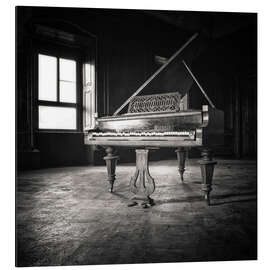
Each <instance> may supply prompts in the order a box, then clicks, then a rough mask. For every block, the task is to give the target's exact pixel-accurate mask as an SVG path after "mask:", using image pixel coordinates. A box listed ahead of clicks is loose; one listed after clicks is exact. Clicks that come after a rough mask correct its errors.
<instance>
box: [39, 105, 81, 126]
mask: <svg viewBox="0 0 270 270" xmlns="http://www.w3.org/2000/svg"><path fill="white" fill-rule="evenodd" d="M38 113H39V114H38V115H39V121H38V122H39V129H70V130H74V129H76V108H69V107H56V106H39V107H38Z"/></svg>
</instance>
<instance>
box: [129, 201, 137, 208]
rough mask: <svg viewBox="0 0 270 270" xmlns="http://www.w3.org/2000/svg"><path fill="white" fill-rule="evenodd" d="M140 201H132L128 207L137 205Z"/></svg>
mask: <svg viewBox="0 0 270 270" xmlns="http://www.w3.org/2000/svg"><path fill="white" fill-rule="evenodd" d="M137 204H138V203H137V202H135V201H134V202H130V203H129V204H128V207H132V206H135V205H137Z"/></svg>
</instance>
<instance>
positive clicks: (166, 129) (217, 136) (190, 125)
mask: <svg viewBox="0 0 270 270" xmlns="http://www.w3.org/2000/svg"><path fill="white" fill-rule="evenodd" d="M198 36H199V35H198V34H197V33H196V34H194V35H193V36H192V37H190V38H189V39H188V40H187V41H186V42H185V43H184V44H183V46H181V48H180V49H179V50H177V51H176V52H175V53H174V54H173V55H172V56H171V57H170V58H169V59H165V60H164V58H162V59H163V65H162V66H161V67H160V68H159V69H158V70H157V71H156V72H155V73H154V74H153V75H152V76H150V77H149V78H148V80H146V81H145V82H144V83H143V84H142V85H141V86H140V87H139V88H138V89H137V90H136V91H135V92H134V93H133V95H132V96H131V97H129V98H128V99H127V100H126V101H125V102H124V103H123V104H122V105H121V106H120V107H119V108H118V109H117V110H116V112H115V113H114V114H113V115H112V116H106V117H100V118H96V121H95V126H94V127H93V128H92V129H91V130H89V131H88V132H87V133H86V134H85V143H86V144H89V145H99V146H102V147H104V148H105V152H106V153H107V155H106V156H105V157H104V160H105V163H106V166H107V172H108V181H109V183H110V191H111V192H113V187H114V182H115V179H116V175H115V172H116V164H117V160H118V159H119V156H118V155H117V154H116V152H115V148H117V147H129V148H134V149H135V151H136V170H135V173H134V176H132V177H131V179H130V191H131V192H132V193H133V194H135V196H134V198H142V199H144V201H145V204H147V205H151V206H152V205H154V201H153V199H152V198H151V197H150V195H151V194H153V192H154V190H155V181H154V179H153V178H152V177H151V175H150V172H149V165H148V154H149V151H151V150H152V149H159V148H161V147H170V148H175V149H176V150H175V151H176V154H177V160H178V170H179V174H180V178H181V180H182V181H184V176H183V175H184V171H185V160H186V153H187V149H190V148H193V147H197V148H199V149H200V150H201V156H202V158H201V160H199V165H200V167H201V176H202V185H201V188H202V192H203V195H204V199H205V201H206V203H207V205H210V192H211V190H212V178H213V172H214V166H215V164H216V162H215V161H214V160H213V158H212V148H213V147H216V146H219V145H222V144H223V136H224V114H223V112H222V111H221V110H218V109H217V108H216V107H215V105H214V104H213V102H212V100H211V99H210V98H209V97H208V95H207V94H206V92H205V90H204V89H203V87H202V86H201V84H200V83H199V81H198V80H197V78H196V77H195V75H194V73H193V72H192V70H191V67H190V63H191V59H192V57H194V55H195V52H198V48H197V47H196V46H198V44H199V45H200V42H198V40H199V38H198ZM196 40H197V42H195V41H196ZM172 70H174V72H175V71H179V72H180V71H181V72H184V73H185V76H186V77H187V76H188V77H189V79H191V80H192V82H193V83H195V84H196V85H197V86H198V89H199V90H200V91H201V93H202V95H203V97H204V98H205V103H206V104H202V107H201V109H199V110H198V109H192V108H190V107H191V106H190V104H189V102H188V100H189V99H188V91H185V89H183V88H182V90H181V91H175V92H164V93H158V94H156V93H153V94H148V95H139V94H140V93H141V92H142V91H144V90H145V89H146V88H147V87H148V88H149V86H150V85H151V83H153V82H154V81H157V78H158V77H160V76H163V79H162V80H163V81H164V80H169V79H170V78H171V79H172V80H173V79H174V77H172V75H171V74H172V73H171V71H172ZM166 76H167V77H166ZM164 78H165V79H164ZM150 88H151V87H150ZM127 105H128V111H127V112H126V113H122V114H119V113H120V112H121V111H122V110H123V109H124V108H125V107H126V106H127Z"/></svg>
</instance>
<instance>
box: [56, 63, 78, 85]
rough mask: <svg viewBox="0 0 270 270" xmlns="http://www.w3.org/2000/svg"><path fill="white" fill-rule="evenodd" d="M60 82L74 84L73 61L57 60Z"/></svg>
mask: <svg viewBox="0 0 270 270" xmlns="http://www.w3.org/2000/svg"><path fill="white" fill-rule="evenodd" d="M59 68H60V70H59V72H60V80H61V81H70V82H76V62H75V61H74V60H68V59H63V58H60V59H59Z"/></svg>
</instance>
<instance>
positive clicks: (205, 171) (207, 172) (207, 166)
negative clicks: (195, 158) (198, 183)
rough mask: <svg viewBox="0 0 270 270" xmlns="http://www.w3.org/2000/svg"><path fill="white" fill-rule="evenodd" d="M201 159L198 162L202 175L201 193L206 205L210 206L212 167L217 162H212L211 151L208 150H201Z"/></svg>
mask: <svg viewBox="0 0 270 270" xmlns="http://www.w3.org/2000/svg"><path fill="white" fill-rule="evenodd" d="M201 156H202V159H201V160H200V161H199V164H200V166H201V174H202V191H203V192H204V199H205V201H206V203H207V205H210V192H211V190H212V179H213V173H214V167H215V165H216V164H217V162H215V161H213V160H212V151H211V150H210V149H203V150H202V151H201Z"/></svg>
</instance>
